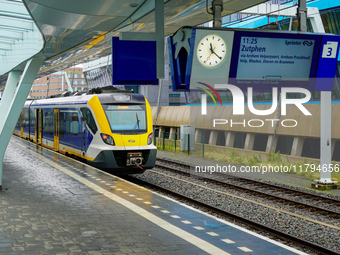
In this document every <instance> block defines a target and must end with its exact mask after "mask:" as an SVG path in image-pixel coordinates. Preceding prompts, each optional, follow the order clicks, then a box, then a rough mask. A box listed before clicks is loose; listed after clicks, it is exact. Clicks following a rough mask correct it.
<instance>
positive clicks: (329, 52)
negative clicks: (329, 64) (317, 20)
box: [322, 42, 338, 58]
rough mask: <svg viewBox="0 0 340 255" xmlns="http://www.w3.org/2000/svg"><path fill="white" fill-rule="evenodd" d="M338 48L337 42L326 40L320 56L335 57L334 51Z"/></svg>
mask: <svg viewBox="0 0 340 255" xmlns="http://www.w3.org/2000/svg"><path fill="white" fill-rule="evenodd" d="M337 49H338V42H327V44H325V45H324V46H323V51H322V57H323V58H336V52H337Z"/></svg>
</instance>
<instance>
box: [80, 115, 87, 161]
mask: <svg viewBox="0 0 340 255" xmlns="http://www.w3.org/2000/svg"><path fill="white" fill-rule="evenodd" d="M86 133H87V130H86V115H84V113H83V112H82V118H81V151H82V156H83V157H85V154H86V143H87V139H86Z"/></svg>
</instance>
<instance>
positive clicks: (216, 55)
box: [196, 34, 227, 68]
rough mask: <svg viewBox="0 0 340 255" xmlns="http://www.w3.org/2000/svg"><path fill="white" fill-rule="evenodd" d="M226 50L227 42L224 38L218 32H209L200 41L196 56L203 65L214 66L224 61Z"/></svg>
mask: <svg viewBox="0 0 340 255" xmlns="http://www.w3.org/2000/svg"><path fill="white" fill-rule="evenodd" d="M226 52H227V44H226V42H225V41H224V40H223V38H222V37H221V36H219V35H216V34H209V35H206V36H204V37H203V38H202V40H201V41H200V42H199V43H198V45H197V52H196V56H197V59H198V62H199V63H200V64H201V65H203V66H204V67H207V68H213V67H217V66H219V65H220V64H221V63H222V62H223V61H224V59H225V57H226Z"/></svg>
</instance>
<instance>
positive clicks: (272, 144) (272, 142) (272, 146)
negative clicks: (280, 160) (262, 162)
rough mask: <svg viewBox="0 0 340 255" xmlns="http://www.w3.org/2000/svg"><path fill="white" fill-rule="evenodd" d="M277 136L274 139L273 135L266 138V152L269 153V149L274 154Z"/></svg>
mask: <svg viewBox="0 0 340 255" xmlns="http://www.w3.org/2000/svg"><path fill="white" fill-rule="evenodd" d="M278 138H279V137H278V136H277V135H276V136H275V138H274V135H269V136H268V142H267V148H266V152H270V149H271V150H272V151H271V152H274V153H275V149H276V146H277V140H278Z"/></svg>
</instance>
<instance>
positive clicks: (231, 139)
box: [225, 131, 235, 147]
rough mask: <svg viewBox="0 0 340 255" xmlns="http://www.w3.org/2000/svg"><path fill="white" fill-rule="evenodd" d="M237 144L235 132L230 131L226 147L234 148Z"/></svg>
mask: <svg viewBox="0 0 340 255" xmlns="http://www.w3.org/2000/svg"><path fill="white" fill-rule="evenodd" d="M234 142H235V132H231V131H228V132H227V136H226V139H225V146H227V147H234Z"/></svg>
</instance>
